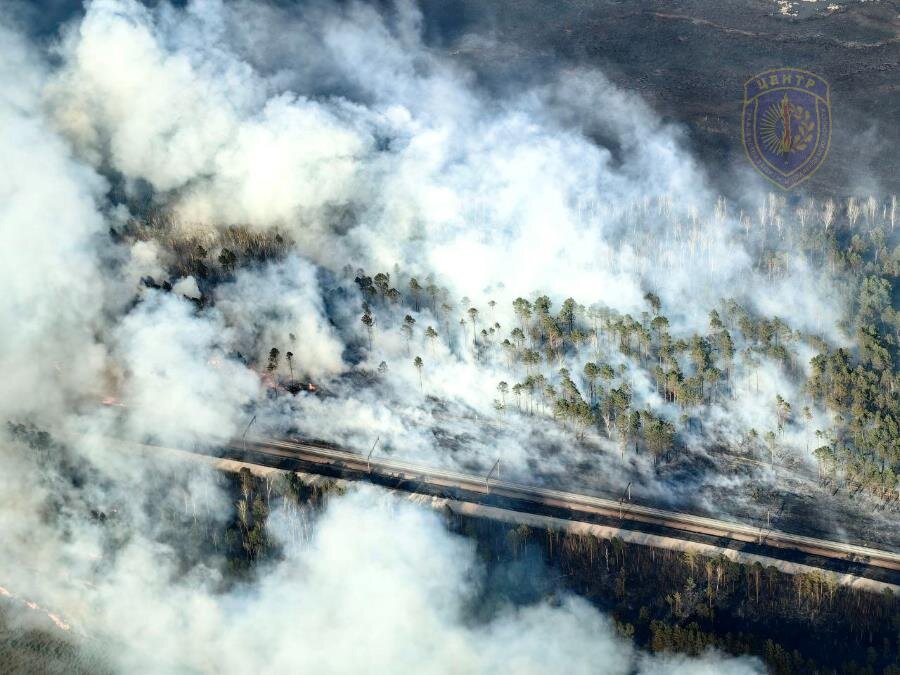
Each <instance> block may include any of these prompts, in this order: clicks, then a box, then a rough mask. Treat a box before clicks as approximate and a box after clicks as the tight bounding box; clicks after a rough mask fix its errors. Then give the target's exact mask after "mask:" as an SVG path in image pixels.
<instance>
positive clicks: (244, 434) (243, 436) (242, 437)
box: [241, 415, 256, 452]
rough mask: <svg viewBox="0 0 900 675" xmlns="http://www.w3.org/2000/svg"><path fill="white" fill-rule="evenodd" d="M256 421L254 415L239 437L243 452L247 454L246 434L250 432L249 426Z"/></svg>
mask: <svg viewBox="0 0 900 675" xmlns="http://www.w3.org/2000/svg"><path fill="white" fill-rule="evenodd" d="M255 421H256V415H254V416H253V417H251V418H250V423H249V424H248V425H247V428H246V429H244V433H243V434H242V435H241V443H242V444H243V446H244V452H247V432H248V431H250V425H251V424H253V423H254V422H255Z"/></svg>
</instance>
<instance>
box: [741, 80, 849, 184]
mask: <svg viewBox="0 0 900 675" xmlns="http://www.w3.org/2000/svg"><path fill="white" fill-rule="evenodd" d="M741 129H742V134H741V135H742V138H743V143H744V150H745V151H746V153H747V157H748V158H749V159H750V162H751V163H752V164H753V166H754V167H756V170H757V171H759V172H760V173H761V174H762V175H763V176H765V177H766V178H768V179H769V180H770V181H772V182H773V183H775V184H776V185H778V186H779V187H781V188H783V189H785V190H790V189H791V188H792V187H794V186H795V185H797V184H798V183H801V182H802V181H804V180H806V179H807V178H809V177H810V176H811V175H812V174H813V173H814V172H815V171H816V169H818V168H819V167H820V166H822V162H824V161H825V155H826V153H827V152H828V144H829V142H830V141H831V88H830V87H829V85H828V82H826V81H825V80H824V79H823V78H822V77H819V76H818V75H816V74H815V73H810V72H809V71H806V70H799V69H797V68H776V69H774V70H767V71H765V72H763V73H760V74H759V75H756V76H754V77H751V78H750V79H749V80H747V82H746V83H745V84H744V112H743V119H742V124H741Z"/></svg>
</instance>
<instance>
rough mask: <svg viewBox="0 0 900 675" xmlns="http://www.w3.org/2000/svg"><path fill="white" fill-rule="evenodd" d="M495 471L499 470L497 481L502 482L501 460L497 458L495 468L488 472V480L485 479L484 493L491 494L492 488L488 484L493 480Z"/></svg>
mask: <svg viewBox="0 0 900 675" xmlns="http://www.w3.org/2000/svg"><path fill="white" fill-rule="evenodd" d="M494 469H496V470H497V480H500V458H499V457H498V458H497V461H496V462H494V466H492V467H491V470H490V471H488V475H487V478H485V479H484V491H485V492H487V493H488V494H490V492H491V487H490V485H489V484H488V482H489V481H490V480H491V475H492V474H493V473H494Z"/></svg>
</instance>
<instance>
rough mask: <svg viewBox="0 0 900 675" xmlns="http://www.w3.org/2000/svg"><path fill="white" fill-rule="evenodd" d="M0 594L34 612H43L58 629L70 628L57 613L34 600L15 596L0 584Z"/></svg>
mask: <svg viewBox="0 0 900 675" xmlns="http://www.w3.org/2000/svg"><path fill="white" fill-rule="evenodd" d="M0 596H3V597H4V598H10V599H11V600H20V602H21V603H22V604H23V605H25V606H26V607H28V609H30V610H32V611H35V612H40V613H42V614H45V615H46V616H47V618H48V619H50V620H51V621H52V622H53V623H54V624H55V625H56V627H57V628H59V629H60V630H70V629H71V628H72V626H71V625H70V624H68V623H66V622H65V621H63V620H62V619H61V618H60V617H59V615H57V614H54V613H53V612H51V611H49V610H47V609H44V608H43V607H41V606H40V605H39V604H37V603H36V602H32V601H31V600H25V599H20V598H18V597H16V596H15V595H14V594H13V593H10V592H9V591H8V590H6V589H5V588H3V586H0Z"/></svg>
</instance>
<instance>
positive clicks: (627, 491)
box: [619, 480, 634, 518]
mask: <svg viewBox="0 0 900 675" xmlns="http://www.w3.org/2000/svg"><path fill="white" fill-rule="evenodd" d="M632 483H634V481H633V480H630V481H628V485H627V486H626V487H625V492H623V493H622V496H621V498H620V499H619V518H624V517H625V511H624V509H623V508H622V505H623V504H624V503H625V498H626V497H627V498H628V501H629V502H630V501H631V485H632Z"/></svg>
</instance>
